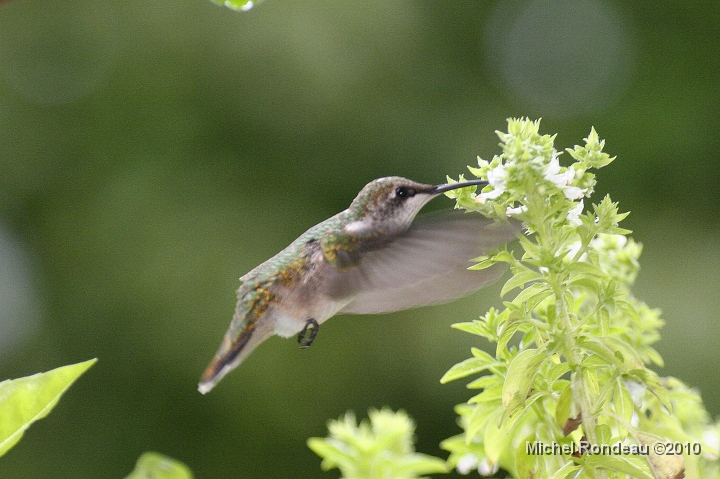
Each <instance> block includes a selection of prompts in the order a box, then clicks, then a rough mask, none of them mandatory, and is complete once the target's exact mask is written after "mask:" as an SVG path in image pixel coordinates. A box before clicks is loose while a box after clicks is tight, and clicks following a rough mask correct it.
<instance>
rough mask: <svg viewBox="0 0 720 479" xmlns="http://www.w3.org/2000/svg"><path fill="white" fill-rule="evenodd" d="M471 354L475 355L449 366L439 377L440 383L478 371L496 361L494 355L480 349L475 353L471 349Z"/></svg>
mask: <svg viewBox="0 0 720 479" xmlns="http://www.w3.org/2000/svg"><path fill="white" fill-rule="evenodd" d="M473 354H475V355H476V357H474V358H468V359H466V360H465V361H462V362H459V363H457V364H456V365H454V366H453V367H451V368H450V370H449V371H448V372H446V373H445V374H444V375H443V377H442V378H441V379H440V383H441V384H445V383H447V382H450V381H454V380H456V379H460V378H464V377H467V376H470V375H471V374H476V373H479V372H480V371H484V370H485V369H487V368H489V367H491V366H492V365H494V364H495V363H496V361H495V358H494V357H492V356H490V355H489V354H488V353H486V352H485V351H482V350H480V349H478V350H477V353H476V352H475V351H473Z"/></svg>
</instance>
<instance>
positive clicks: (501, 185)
mask: <svg viewBox="0 0 720 479" xmlns="http://www.w3.org/2000/svg"><path fill="white" fill-rule="evenodd" d="M506 177H507V171H505V166H504V165H498V166H496V167H495V168H493V169H492V170H490V171H488V174H487V178H488V184H489V185H490V186H492V187H493V190H492V191H488V192H487V193H480V194H479V195H477V197H475V202H477V203H480V204H483V203H485V202H486V201H487V200H494V199H495V198H497V197H498V196H500V195H502V194H503V193H505V178H506Z"/></svg>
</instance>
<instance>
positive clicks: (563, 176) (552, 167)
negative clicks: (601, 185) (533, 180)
mask: <svg viewBox="0 0 720 479" xmlns="http://www.w3.org/2000/svg"><path fill="white" fill-rule="evenodd" d="M543 178H545V179H546V180H547V181H549V182H550V183H552V184H553V185H555V186H557V187H558V188H560V189H561V190H562V192H563V194H564V195H565V198H568V199H570V200H579V199H580V198H582V197H583V196H585V193H586V192H587V188H578V187H577V186H569V185H570V182H571V181H572V180H574V179H575V165H572V166H570V167H569V168H568V169H567V170H565V173H560V161H558V159H557V157H556V156H553V157H552V159H551V160H550V163H549V164H548V166H547V168H545V173H543Z"/></svg>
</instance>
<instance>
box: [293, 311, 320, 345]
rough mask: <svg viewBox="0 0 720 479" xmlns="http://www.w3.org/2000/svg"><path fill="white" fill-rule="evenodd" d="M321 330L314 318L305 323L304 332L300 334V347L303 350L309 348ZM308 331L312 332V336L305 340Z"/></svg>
mask: <svg viewBox="0 0 720 479" xmlns="http://www.w3.org/2000/svg"><path fill="white" fill-rule="evenodd" d="M319 329H320V325H319V324H318V322H317V321H315V320H314V319H313V318H310V319H308V320H307V322H306V323H305V327H304V328H302V331H300V333H299V334H298V343H300V347H301V348H303V349H305V348H309V347H310V345H311V344H312V342H313V340H314V339H315V336H317V333H318V330H319ZM308 330H309V331H310V334H309V335H308V337H307V338H305V335H306V334H307V333H308Z"/></svg>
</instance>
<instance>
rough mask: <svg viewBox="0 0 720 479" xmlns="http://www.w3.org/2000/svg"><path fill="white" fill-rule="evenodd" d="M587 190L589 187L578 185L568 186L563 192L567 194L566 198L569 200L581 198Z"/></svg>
mask: <svg viewBox="0 0 720 479" xmlns="http://www.w3.org/2000/svg"><path fill="white" fill-rule="evenodd" d="M586 191H587V189H583V188H578V187H577V186H567V187H565V188H563V194H564V195H565V198H567V199H569V200H579V199H580V198H582V197H583V196H585V192H586Z"/></svg>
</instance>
